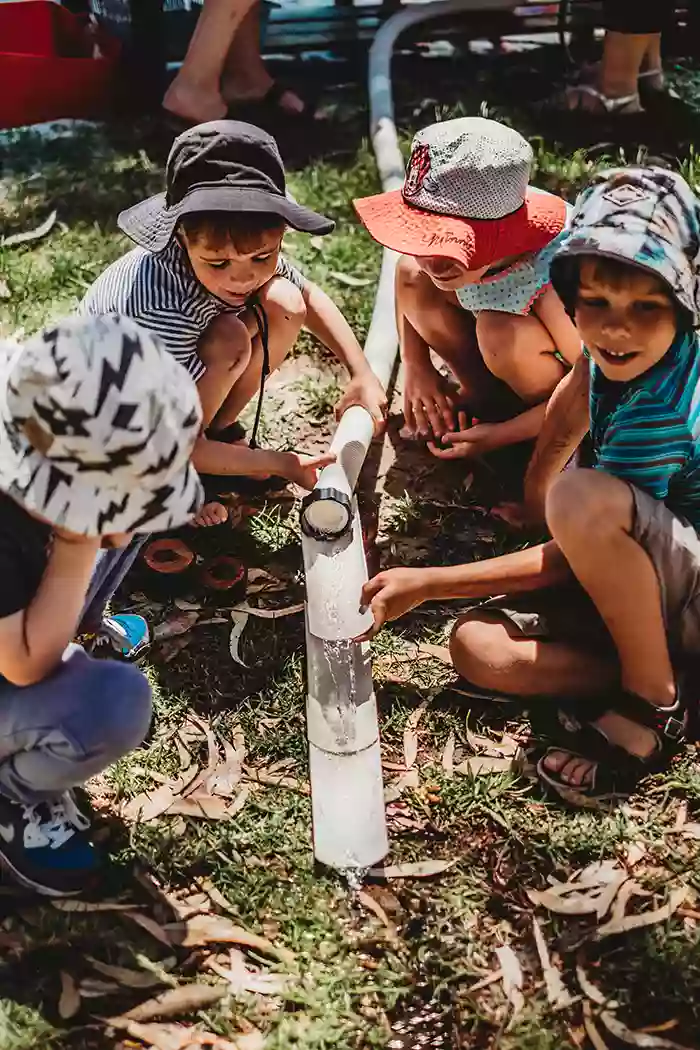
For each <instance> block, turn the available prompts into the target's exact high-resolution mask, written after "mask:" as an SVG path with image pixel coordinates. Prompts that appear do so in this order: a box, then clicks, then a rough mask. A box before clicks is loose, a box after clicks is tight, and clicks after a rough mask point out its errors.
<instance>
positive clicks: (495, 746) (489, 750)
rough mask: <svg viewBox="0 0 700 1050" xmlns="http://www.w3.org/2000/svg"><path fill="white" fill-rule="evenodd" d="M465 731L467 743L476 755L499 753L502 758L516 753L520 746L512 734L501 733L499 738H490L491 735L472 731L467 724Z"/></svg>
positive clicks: (510, 756)
mask: <svg viewBox="0 0 700 1050" xmlns="http://www.w3.org/2000/svg"><path fill="white" fill-rule="evenodd" d="M465 732H466V737H467V743H468V744H469V746H470V748H471V749H472V751H474V752H475V753H476V754H477V755H479V754H486V755H496V756H497V755H501V756H502V757H503V758H512V757H513V756H514V755H516V754H517V753H518V750H519V748H520V744H519V743H518V741H517V740H515V738H514V737H512V736H507V735H506V733H504V734H503V737H502V739H501V740H492V739H491V737H488V736H479V734H478V733H472V731H471V730H470V728H469V726H467V728H466V730H465Z"/></svg>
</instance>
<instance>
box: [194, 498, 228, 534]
mask: <svg viewBox="0 0 700 1050" xmlns="http://www.w3.org/2000/svg"><path fill="white" fill-rule="evenodd" d="M227 518H228V510H227V508H226V507H225V506H224V505H223V503H218V502H217V501H216V500H212V501H211V502H210V503H205V504H204V506H203V507H202V509H201V510H200V512H199V514H197V515H196V517H194V518H193V519H192V524H193V525H194V526H195V527H196V528H198V529H202V528H211V527H212V526H213V525H223V523H224V522H225V521H226V520H227Z"/></svg>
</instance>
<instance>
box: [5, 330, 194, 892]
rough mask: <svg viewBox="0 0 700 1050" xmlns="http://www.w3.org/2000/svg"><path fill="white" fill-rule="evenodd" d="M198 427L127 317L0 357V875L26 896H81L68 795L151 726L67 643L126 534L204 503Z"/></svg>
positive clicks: (82, 836)
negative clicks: (196, 454)
mask: <svg viewBox="0 0 700 1050" xmlns="http://www.w3.org/2000/svg"><path fill="white" fill-rule="evenodd" d="M201 420H202V414H201V408H200V404H199V397H198V395H197V388H196V386H195V384H194V382H193V380H192V379H191V378H190V376H189V375H188V374H187V372H186V371H185V369H184V368H183V367H182V366H181V365H179V364H178V363H177V362H176V361H175V360H174V359H173V358H172V357H171V355H170V354H168V353H167V351H166V350H165V348H164V347H162V346H161V345H160V343H159V342H158V341H157V340H155V339H154V338H153V337H152V336H150V335H149V334H148V333H146V332H144V331H143V330H141V329H140V328H139V327H138V326H137V325H136V324H135V323H134V322H133V321H128V320H125V319H121V318H118V317H115V316H105V317H100V318H90V319H86V320H80V321H78V320H74V321H66V322H63V323H62V324H59V325H58V326H57V327H56V328H54V329H50V330H47V331H45V332H44V333H42V334H41V335H39V336H37V337H36V338H34V339H32V340H31V341H29V342H28V343H27V344H26V345H25V346H22V347H16V346H10V345H3V346H0V578H1V579H2V581H3V585H2V588H1V589H0V866H2V867H3V868H5V869H6V870H7V871H8V872H9V873H10V874H11V875H12V876H13V877H14V878H15V879H16V880H17V881H18V882H20V883H21V884H22V885H24V886H26V887H28V888H29V889H33V890H35V891H36V892H39V893H43V894H46V895H49V896H67V895H71V894H75V893H79V892H80V891H81V890H83V889H87V888H88V887H89V886H90V884H91V882H92V881H93V880H94V877H95V875H96V873H97V870H98V862H97V857H96V853H95V849H94V847H93V845H92V842H91V840H90V836H89V828H90V822H89V820H88V819H87V817H85V816H84V815H83V814H82V813H81V812H80V810H79V809H78V807H77V805H76V802H75V799H74V797H73V794H72V789H73V788H74V787H76V786H78V785H81V784H83V783H84V782H85V781H86V780H87V779H88V778H89V777H91V776H94V775H95V774H96V773H99V772H101V771H102V770H103V769H105V768H106V767H107V766H108V765H110V764H111V763H112V762H114V761H115V760H116V759H118V758H120V757H121V756H122V755H124V754H125V753H126V752H128V751H129V750H131V749H132V748H134V747H137V746H138V745H139V744H140V743H141V741H142V739H143V738H144V736H145V734H146V732H147V730H148V726H149V722H150V717H151V694H150V687H149V684H148V681H147V680H146V678H145V676H144V675H143V674H142V673H141V672H140V671H139V670H138V669H137V668H136V667H134V666H133V665H131V664H129V663H123V662H117V661H115V660H96V659H93V658H92V657H91V656H88V655H87V653H86V652H84V651H83V649H82V648H80V647H79V646H77V645H73V644H72V640H73V638H75V637H76V635H77V634H78V633H79V631H80V627H81V621H84V619H85V615H86V613H87V612H89V614H90V616H91V618H92V617H97V619H98V620H99V615H100V612H101V611H102V610H103V609H104V606H105V604H106V602H107V601H108V600H109V598H110V597H111V591H112V590H113V585H114V584H115V583H116V582H117V580H118V576H119V571H120V567H119V561H120V559H121V560H122V561H123V562H124V565H123V566H122V571H121V574H122V575H123V570H124V569H125V568H126V567H128V563H129V561H130V560H132V558H133V553H132V549H131V547H132V546H133V545H130V544H129V540H130V538H131V536H132V534H134V533H144V532H146V533H147V532H150V531H151V530H152V529H168V528H173V527H177V526H179V525H182V524H184V523H186V522H187V521H189V520H190V519H191V518H192V517H193V515H194V514H196V513H197V512H198V510H199V508H200V507H201V504H202V495H203V494H202V486H201V484H200V481H199V478H198V477H197V474H196V472H195V471H194V469H193V467H192V466H191V464H190V456H191V453H192V449H193V448H194V444H195V441H196V440H197V437H198V435H199V431H200V427H201ZM127 545H128V546H127ZM100 553H104V554H106V555H108V558H109V559H110V560H111V570H112V571H111V572H110V573H109V574H106V573H105V572H104V568H103V567H102V566H100V565H99V564H98V567H97V569H96V568H95V565H96V560H97V559H98V556H99V555H100Z"/></svg>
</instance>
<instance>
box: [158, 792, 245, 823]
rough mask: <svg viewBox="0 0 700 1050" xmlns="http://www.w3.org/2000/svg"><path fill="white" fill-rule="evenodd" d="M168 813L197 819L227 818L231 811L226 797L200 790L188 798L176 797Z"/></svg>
mask: <svg viewBox="0 0 700 1050" xmlns="http://www.w3.org/2000/svg"><path fill="white" fill-rule="evenodd" d="M167 815H168V816H176V815H177V816H182V817H193V818H194V819H196V820H225V819H226V818H227V817H229V816H230V815H231V813H230V806H229V803H228V802H227V800H226V799H225V798H220V797H219V796H216V795H206V794H204V793H203V792H199V791H198V792H197V793H196V794H195V795H188V796H187V798H178V799H176V800H175V801H174V802H173V804H172V806H170V807H169V809H168V811H167Z"/></svg>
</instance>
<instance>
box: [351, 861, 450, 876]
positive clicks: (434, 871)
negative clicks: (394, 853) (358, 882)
mask: <svg viewBox="0 0 700 1050" xmlns="http://www.w3.org/2000/svg"><path fill="white" fill-rule="evenodd" d="M456 863H457V862H456V861H455V860H418V861H415V862H408V863H406V864H390V865H389V866H388V867H385V868H370V869H369V874H370V875H371V876H372V877H373V878H375V879H428V878H430V877H431V876H433V875H442V873H443V872H444V871H448V870H449V869H450V868H451V867H453V866H454V865H455V864H456Z"/></svg>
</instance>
